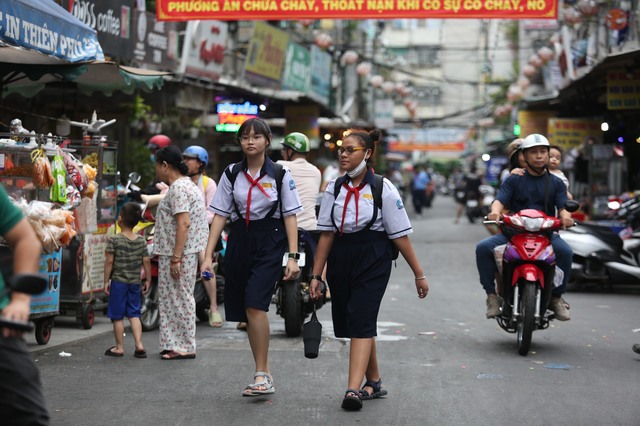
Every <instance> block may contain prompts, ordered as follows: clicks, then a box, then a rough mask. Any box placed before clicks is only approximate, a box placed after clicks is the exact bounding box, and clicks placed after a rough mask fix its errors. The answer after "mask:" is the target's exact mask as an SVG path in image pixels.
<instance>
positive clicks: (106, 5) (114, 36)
mask: <svg viewBox="0 0 640 426" xmlns="http://www.w3.org/2000/svg"><path fill="white" fill-rule="evenodd" d="M62 6H63V7H64V8H65V9H67V10H68V11H69V12H71V14H72V15H73V16H75V17H76V18H78V19H79V20H80V21H82V22H84V23H85V24H86V25H88V26H90V27H91V28H93V29H94V30H96V31H97V33H98V41H100V46H102V50H103V51H104V54H105V55H106V56H110V57H114V58H119V59H124V60H130V59H131V48H130V47H129V45H130V43H131V26H132V23H133V11H134V2H133V0H114V1H109V2H104V1H100V0H63V1H62Z"/></svg>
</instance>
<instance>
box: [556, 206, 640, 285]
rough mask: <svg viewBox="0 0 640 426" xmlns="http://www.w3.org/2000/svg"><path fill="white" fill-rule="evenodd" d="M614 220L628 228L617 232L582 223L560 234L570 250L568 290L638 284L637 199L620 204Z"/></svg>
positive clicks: (639, 218)
mask: <svg viewBox="0 0 640 426" xmlns="http://www.w3.org/2000/svg"><path fill="white" fill-rule="evenodd" d="M615 218H616V219H619V220H622V221H624V223H625V224H626V225H627V227H626V228H624V229H623V230H622V231H620V232H616V231H614V230H613V229H612V228H611V226H609V225H606V224H605V225H603V224H598V223H589V222H584V223H581V224H580V226H579V227H577V228H572V229H568V230H566V231H563V232H562V233H561V236H562V239H564V240H565V241H566V242H567V243H568V244H569V246H571V249H572V250H573V263H572V266H571V277H570V279H569V283H568V285H567V289H568V290H572V291H576V290H581V289H583V288H585V287H588V286H594V285H595V286H607V287H608V288H609V289H610V290H611V289H612V285H613V284H621V285H629V284H632V285H633V284H635V285H637V284H640V198H638V197H636V198H633V199H631V200H629V201H627V202H624V203H622V204H621V205H620V206H619V208H617V211H616V215H615Z"/></svg>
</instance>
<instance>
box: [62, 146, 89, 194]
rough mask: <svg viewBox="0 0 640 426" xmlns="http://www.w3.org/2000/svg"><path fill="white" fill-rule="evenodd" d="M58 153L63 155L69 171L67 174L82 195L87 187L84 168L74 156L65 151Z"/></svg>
mask: <svg viewBox="0 0 640 426" xmlns="http://www.w3.org/2000/svg"><path fill="white" fill-rule="evenodd" d="M58 152H59V153H60V154H61V155H62V159H63V161H64V166H65V167H66V169H67V174H68V175H69V179H70V180H71V183H73V184H74V185H75V187H76V188H78V191H80V193H81V194H82V191H84V190H85V188H86V187H87V175H85V174H84V170H82V167H81V166H80V165H79V164H78V163H77V161H76V160H75V158H73V156H71V155H70V154H68V153H66V152H64V151H58Z"/></svg>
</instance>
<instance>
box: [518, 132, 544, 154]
mask: <svg viewBox="0 0 640 426" xmlns="http://www.w3.org/2000/svg"><path fill="white" fill-rule="evenodd" d="M534 146H546V147H549V141H548V140H547V138H545V137H544V136H542V135H540V134H538V133H533V134H531V135H529V136H527V137H526V138H524V142H522V145H520V149H522V150H525V149H529V148H533V147H534Z"/></svg>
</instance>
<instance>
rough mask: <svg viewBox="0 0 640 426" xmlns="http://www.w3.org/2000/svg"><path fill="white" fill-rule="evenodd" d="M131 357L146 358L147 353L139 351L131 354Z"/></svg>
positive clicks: (142, 350)
mask: <svg viewBox="0 0 640 426" xmlns="http://www.w3.org/2000/svg"><path fill="white" fill-rule="evenodd" d="M133 356H134V357H136V358H146V357H147V351H146V350H144V349H141V350H137V349H136V351H135V352H134V353H133Z"/></svg>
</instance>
